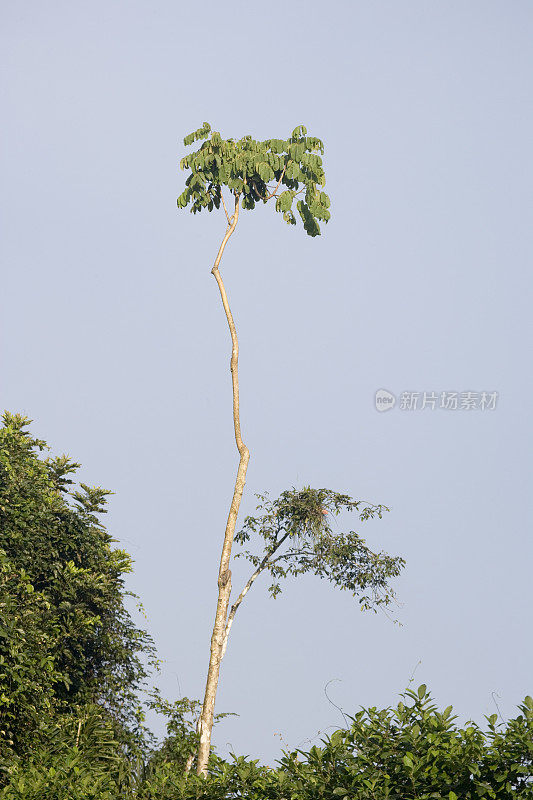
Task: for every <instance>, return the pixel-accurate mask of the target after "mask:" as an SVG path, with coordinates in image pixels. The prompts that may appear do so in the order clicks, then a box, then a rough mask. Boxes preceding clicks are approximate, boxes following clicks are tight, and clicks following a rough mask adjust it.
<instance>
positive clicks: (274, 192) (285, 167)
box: [264, 161, 289, 203]
mask: <svg viewBox="0 0 533 800" xmlns="http://www.w3.org/2000/svg"><path fill="white" fill-rule="evenodd" d="M288 163H289V162H288V161H287V164H288ZM287 164H285V166H284V167H283V172H282V173H281V177H280V179H279V181H278V185H277V186H276V188H275V189H274V191H273V192H270V194H269V195H267V196H266V197H265V198H264V200H265V203H266V201H267V200H270V198H271V197H274V195H275V194H276V192H277V191H278V189H279V187H280V184H281V181H282V180H283V176H284V175H285V170H286V169H287Z"/></svg>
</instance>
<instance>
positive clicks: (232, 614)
mask: <svg viewBox="0 0 533 800" xmlns="http://www.w3.org/2000/svg"><path fill="white" fill-rule="evenodd" d="M288 536H289V534H288V533H286V534H285V536H282V537H281V539H280V540H279V542H278V543H277V544H276V546H275V547H274V548H273V549H272V550H271V551H270V552H269V553H267V555H266V556H265V557H264V559H263V560H262V561H261V563H260V564H259V566H258V567H257V569H256V570H255V572H254V573H253V574H252V575H251V576H250V577H249V578H248V581H247V582H246V586H245V587H244V589H243V590H242V592H241V593H240V595H239V596H238V598H237V599H236V600H235V602H234V603H233V605H232V607H231V610H230V612H229V614H228V621H227V623H226V630H225V631H224V641H223V643H222V653H221V656H220V658H221V660H222V659H223V658H224V654H225V652H226V647H227V645H228V637H229V632H230V630H231V626H232V625H233V620H234V619H235V614H236V613H237V611H238V609H239V606H240V604H241V603H242V601H243V600H244V598H245V597H246V595H247V594H248V592H249V591H250V588H251V586H252V584H253V583H254V581H255V580H256V578H258V577H259V575H260V574H261V573H262V572H263V570H265V569H266V568H267V566H268V565H269V563H273V562H271V561H270V558H271V556H273V555H274V553H275V552H276V550H277V549H278V548H279V547H281V545H282V544H283V542H284V541H285V539H286V538H287V537H288ZM276 560H277V559H276Z"/></svg>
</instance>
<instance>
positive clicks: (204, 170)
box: [178, 122, 330, 774]
mask: <svg viewBox="0 0 533 800" xmlns="http://www.w3.org/2000/svg"><path fill="white" fill-rule="evenodd" d="M202 140H204V141H203V144H202V145H201V146H200V148H199V149H198V150H196V151H195V152H193V153H190V154H189V155H187V156H185V157H184V158H183V159H182V160H181V164H180V166H181V168H182V169H187V170H190V175H189V176H188V178H187V180H186V188H185V190H184V191H183V192H182V194H181V195H180V196H179V197H178V206H179V207H180V208H186V207H187V206H188V205H190V206H191V211H192V212H193V213H196V212H197V211H202V210H204V209H207V210H208V211H212V210H213V209H214V208H216V209H219V208H220V207H221V206H222V208H223V209H224V213H225V215H226V222H227V227H226V232H225V234H224V237H223V239H222V242H221V244H220V247H219V249H218V253H217V256H216V258H215V263H214V265H213V267H212V269H211V272H212V274H213V276H214V278H215V280H216V282H217V284H218V288H219V291H220V297H221V300H222V304H223V306H224V311H225V313H226V319H227V322H228V326H229V330H230V335H231V344H232V350H231V376H232V386H233V425H234V431H235V442H236V445H237V450H238V453H239V466H238V469H237V476H236V479H235V487H234V491H233V497H232V500H231V504H230V509H229V514H228V519H227V523H226V529H225V533H224V542H223V545H222V553H221V557H220V566H219V572H218V581H217V583H218V599H217V607H216V613H215V621H214V625H213V633H212V636H211V647H210V656H209V669H208V673H207V681H206V688H205V695H204V702H203V706H202V713H201V716H200V722H199V736H200V743H199V748H198V760H197V771H198V774H200V773H205V772H206V770H207V761H208V758H209V751H210V747H211V732H212V729H213V721H214V713H215V698H216V692H217V687H218V679H219V673H220V662H221V659H222V652H223V647H224V637H225V629H226V624H227V617H228V609H229V600H230V594H231V570H230V559H231V549H232V545H233V538H234V534H235V526H236V523H237V516H238V513H239V506H240V503H241V498H242V493H243V490H244V484H245V480H246V471H247V469H248V462H249V460H250V452H249V450H248V448H247V446H246V445H245V443H244V441H243V438H242V435H241V423H240V414H239V376H238V359H239V342H238V338H237V329H236V327H235V322H234V320H233V315H232V313H231V309H230V305H229V302H228V297H227V293H226V289H225V286H224V282H223V280H222V276H221V274H220V270H219V265H220V260H221V258H222V255H223V253H224V250H225V247H226V244H227V243H228V240H229V238H230V237H231V236H232V234H233V233H234V231H235V228H236V227H237V223H238V221H239V210H240V208H241V205H242V208H243V209H247V210H253V209H254V208H255V206H256V204H257V203H260V202H262V203H268V202H269V201H270V200H274V201H275V202H274V207H275V210H276V211H277V212H279V213H281V214H282V215H283V219H284V220H285V222H286V223H287V224H289V225H295V224H296V217H295V214H294V212H293V204H294V200H295V199H296V198H297V197H299V198H300V199H298V200H297V201H296V209H297V212H298V214H299V216H300V218H301V220H302V223H303V226H304V229H305V231H306V233H307V234H308V235H309V236H318V235H319V234H320V227H319V220H320V221H324V222H327V221H328V219H329V217H330V212H329V210H328V209H329V206H330V201H329V197H328V196H327V194H326V193H325V192H324V191H322V189H323V187H324V186H325V183H326V177H325V173H324V169H323V166H322V159H321V157H320V154H321V153H323V152H324V145H323V143H322V142H321V140H320V139H317V138H314V137H309V136H307V130H306V128H305V127H304V126H303V125H299V126H298V127H297V128H295V129H294V131H293V132H292V135H291V136H290V138H289V139H286V140H284V139H267V140H265V141H257V140H255V139H253V138H252V137H251V136H245V137H244V138H242V139H239V140H234V139H222V137H221V136H220V133H218V132H216V131H211V126H210V125H209V124H208V123H207V122H204V124H203V126H202V127H201V128H199V129H198V130H196V131H194V132H193V133H191V134H189V136H186V137H185V139H184V144H185V145H186V146H189V145H192V144H193V143H194V142H197V141H202ZM223 189H225V190H226V191H228V192H229V193H230V195H232V196H233V209H232V213H231V214H230V212H229V211H228V208H227V206H226V202H225V199H224V195H223ZM300 196H301V197H300Z"/></svg>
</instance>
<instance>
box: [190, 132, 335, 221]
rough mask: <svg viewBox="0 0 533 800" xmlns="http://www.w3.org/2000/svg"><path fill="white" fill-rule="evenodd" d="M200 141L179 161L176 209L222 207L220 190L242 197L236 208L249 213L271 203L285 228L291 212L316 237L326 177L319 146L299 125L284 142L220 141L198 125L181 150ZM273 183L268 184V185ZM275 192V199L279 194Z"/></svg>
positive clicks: (325, 213) (325, 209) (324, 212)
mask: <svg viewBox="0 0 533 800" xmlns="http://www.w3.org/2000/svg"><path fill="white" fill-rule="evenodd" d="M201 140H205V141H204V142H203V144H202V145H201V146H200V148H199V149H198V150H196V151H195V152H193V153H189V155H186V156H185V157H184V158H182V159H181V162H180V167H181V169H188V170H190V171H191V174H190V175H189V176H188V178H187V180H186V182H185V183H186V188H185V190H184V191H183V192H182V193H181V194H180V196H179V197H178V206H179V208H185V207H186V206H188V205H190V206H191V211H192V212H193V213H196V212H197V211H202V209H204V208H207V210H208V211H212V210H213V208H219V207H220V204H221V202H222V204H223V203H224V199H223V196H222V188H223V187H227V189H229V191H230V192H231V193H232V194H234V195H235V197H236V198H240V197H241V196H242V207H243V208H245V209H248V210H252V209H254V208H255V205H256V203H258V202H259V201H262V202H263V203H266V202H268V200H270V199H272V198H275V208H276V211H277V212H279V213H281V214H283V219H284V220H285V222H286V223H287V224H288V225H296V217H295V215H294V212H293V210H292V207H293V201H294V199H295V198H296V197H297V196H299V195H303V198H302V199H299V200H297V202H296V209H297V211H298V214H299V216H300V218H301V220H302V223H303V226H304V229H305V231H306V233H307V234H308V235H309V236H319V235H320V226H319V220H321V221H323V222H327V221H328V220H329V218H330V212H329V207H330V200H329V197H328V195H327V194H326V193H325V192H324V191H323V187H324V186H325V184H326V176H325V173H324V168H323V166H322V159H321V157H320V154H323V152H324V144H323V142H322V141H321V140H320V139H317V138H315V137H312V136H307V129H306V128H305V126H304V125H298V127H297V128H295V129H294V130H293V132H292V134H291V136H290V137H289V138H288V139H266V140H265V141H263V142H260V141H257V140H256V139H253V138H252V137H251V136H244V137H243V138H242V139H239V140H235V139H223V138H222V137H221V135H220V133H218V132H217V131H212V130H211V126H210V125H209V123H207V122H204V124H203V126H202V127H201V128H199V129H198V130H196V131H194V132H193V133H190V134H189V135H188V136H186V137H185V139H184V140H183V142H184V144H185V145H186V146H189V145H192V144H193V143H194V142H197V141H201ZM272 184H273V185H272ZM280 189H281V192H280V193H279V194H278V192H279V190H280Z"/></svg>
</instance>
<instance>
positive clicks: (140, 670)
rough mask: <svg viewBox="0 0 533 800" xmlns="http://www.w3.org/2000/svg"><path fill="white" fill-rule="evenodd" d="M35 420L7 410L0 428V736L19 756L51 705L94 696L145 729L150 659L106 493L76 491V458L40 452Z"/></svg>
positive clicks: (58, 707) (56, 708) (126, 724)
mask: <svg viewBox="0 0 533 800" xmlns="http://www.w3.org/2000/svg"><path fill="white" fill-rule="evenodd" d="M29 422H30V420H28V419H26V418H25V417H22V416H20V415H17V414H9V413H5V414H4V416H3V423H4V425H3V427H2V428H1V430H0V603H2V610H3V612H4V613H3V614H2V620H3V622H2V625H1V626H0V667H1V669H0V689H1V691H0V741H1V739H2V737H3V738H4V742H12V745H10V747H13V748H15V750H16V751H17V752H19V753H21V752H24V750H25V749H26V748H27V747H31V742H32V737H34V736H35V735H38V729H39V724H37V723H38V720H39V719H40V718H41V717H42V715H43V714H44V713H45V712H46V711H50V712H52V711H53V712H54V713H64V712H68V711H69V710H72V709H74V708H79V707H80V706H83V705H84V704H87V703H92V704H99V705H100V706H101V707H102V708H105V709H107V711H108V712H109V714H110V715H111V716H112V718H113V720H114V721H115V724H116V725H117V726H118V727H121V728H122V729H123V730H124V731H126V730H129V731H130V732H133V731H135V730H140V726H142V719H143V712H142V708H141V705H140V702H139V700H138V695H137V691H138V689H139V688H140V687H141V685H142V684H143V681H144V679H145V677H146V674H147V673H146V669H147V664H148V663H149V662H150V659H151V657H152V655H153V644H152V641H151V639H150V637H149V636H148V634H146V633H145V632H144V631H142V630H141V629H139V628H138V627H136V625H135V624H134V623H133V621H132V619H131V617H130V615H129V613H128V611H127V609H126V607H125V605H124V599H125V597H126V596H127V594H128V592H126V591H125V589H124V576H125V575H126V573H128V572H130V570H131V568H132V564H131V558H130V556H129V555H128V554H127V553H126V552H125V551H123V550H121V549H119V548H113V547H112V544H113V542H114V540H113V539H112V537H111V536H110V534H109V533H108V532H107V531H106V529H105V528H104V526H103V525H102V524H101V522H100V520H99V515H100V514H102V513H105V501H106V496H107V495H108V494H109V492H107V491H105V490H103V489H101V488H100V487H89V486H86V485H84V484H81V488H80V489H79V490H72V489H71V486H72V484H73V480H72V476H73V474H74V473H75V472H76V469H77V468H78V467H79V465H78V464H76V463H75V462H73V461H72V460H71V459H69V458H68V457H67V456H60V457H58V458H46V457H42V455H41V454H42V453H43V451H46V450H47V446H46V443H45V442H44V441H42V440H40V439H37V438H35V437H33V436H32V435H31V434H30V432H29V431H28V425H29ZM30 718H31V719H30Z"/></svg>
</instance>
